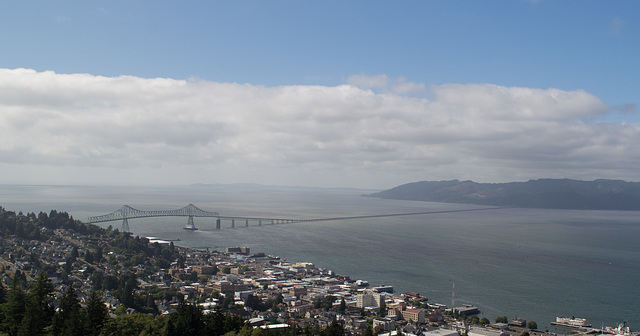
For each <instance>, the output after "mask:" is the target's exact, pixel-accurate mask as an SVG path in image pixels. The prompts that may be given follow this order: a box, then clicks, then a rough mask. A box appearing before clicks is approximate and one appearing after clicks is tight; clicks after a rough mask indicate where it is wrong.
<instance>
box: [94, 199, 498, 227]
mask: <svg viewBox="0 0 640 336" xmlns="http://www.w3.org/2000/svg"><path fill="white" fill-rule="evenodd" d="M495 209H501V207H491V208H475V209H459V210H439V211H421V212H404V213H390V214H378V215H364V216H347V217H330V218H314V219H290V218H265V217H243V216H221V215H220V214H219V213H218V212H212V211H205V210H202V209H200V208H198V207H196V206H195V205H193V204H189V205H187V206H185V207H183V208H180V209H177V210H151V211H142V210H138V209H134V208H132V207H130V206H128V205H123V206H122V208H120V209H118V210H116V211H114V212H112V213H109V214H106V215H101V216H93V217H89V219H88V222H89V223H93V224H95V223H102V222H111V221H119V220H121V221H122V231H123V232H131V231H130V230H129V219H134V218H147V217H169V216H174V217H188V219H187V225H186V226H185V227H184V229H185V230H197V229H198V228H196V226H195V224H194V222H193V218H194V217H213V218H216V229H220V228H222V221H223V220H224V221H227V222H230V227H232V228H235V227H236V221H238V222H239V223H241V224H244V226H245V227H248V226H250V225H249V224H250V223H252V224H253V225H256V223H257V225H258V226H262V225H270V224H291V223H305V222H320V221H335V220H347V219H364V218H379V217H396V216H415V215H428V214H437V213H449V212H466V211H481V210H495Z"/></svg>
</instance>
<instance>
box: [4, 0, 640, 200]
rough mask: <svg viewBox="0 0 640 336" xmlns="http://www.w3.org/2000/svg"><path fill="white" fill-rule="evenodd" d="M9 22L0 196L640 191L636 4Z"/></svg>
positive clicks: (71, 9) (498, 3)
mask: <svg viewBox="0 0 640 336" xmlns="http://www.w3.org/2000/svg"><path fill="white" fill-rule="evenodd" d="M0 6H1V8H0V184H47V185H58V184H74V185H167V184H169V185H181V184H192V183H206V184H208V183H223V184H226V183H259V184H267V185H291V186H312V187H353V188H370V189H386V188H391V187H394V186H396V185H399V184H403V183H408V182H414V181H423V180H429V181H433V180H451V179H459V180H473V181H477V182H492V183H494V182H510V181H527V180H530V179H539V178H573V179H581V180H594V179H600V178H605V179H622V180H627V181H635V182H639V181H640V169H638V167H640V148H639V147H638V144H640V114H639V111H638V107H637V105H638V99H639V98H638V97H639V95H638V94H639V93H640V80H638V78H640V76H639V75H640V62H638V59H640V29H639V28H638V20H637V18H638V17H639V16H638V14H640V2H638V1H589V0H585V1H569V0H567V1H550V0H537V1H534V0H529V1H525V0H510V1H506V0H504V1H503V0H491V1H489V0H487V1H483V0H478V1H475V0H474V1H471V0H466V1H460V0H451V1H377V0H373V1H293V0H290V1H281V0H272V1H182V2H177V1H135V0H134V1H131V0H129V1H118V0H115V1H114V0H110V1H91V0H83V1H48V0H47V1H44V0H42V1H9V2H5V3H3V4H1V5H0Z"/></svg>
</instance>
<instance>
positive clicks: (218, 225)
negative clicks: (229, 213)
mask: <svg viewBox="0 0 640 336" xmlns="http://www.w3.org/2000/svg"><path fill="white" fill-rule="evenodd" d="M216 229H218V230H220V218H218V219H216Z"/></svg>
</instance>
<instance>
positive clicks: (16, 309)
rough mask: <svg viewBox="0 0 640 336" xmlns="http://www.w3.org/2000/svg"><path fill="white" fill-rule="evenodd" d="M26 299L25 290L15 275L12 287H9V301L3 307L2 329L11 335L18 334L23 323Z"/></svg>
mask: <svg viewBox="0 0 640 336" xmlns="http://www.w3.org/2000/svg"><path fill="white" fill-rule="evenodd" d="M24 301H25V294H24V290H23V289H22V287H20V285H19V281H16V278H15V277H14V280H13V283H12V284H11V289H9V296H8V298H7V303H5V304H4V306H3V307H2V308H3V313H4V320H3V321H2V322H3V323H2V331H4V332H6V333H7V334H9V335H10V336H15V335H18V327H19V326H20V324H21V323H22V318H23V316H24V310H25V307H24Z"/></svg>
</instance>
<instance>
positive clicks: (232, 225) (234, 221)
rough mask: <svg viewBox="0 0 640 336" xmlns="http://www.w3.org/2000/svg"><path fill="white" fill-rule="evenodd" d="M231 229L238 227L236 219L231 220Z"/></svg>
mask: <svg viewBox="0 0 640 336" xmlns="http://www.w3.org/2000/svg"><path fill="white" fill-rule="evenodd" d="M231 227H232V228H234V227H236V220H235V219H232V220H231Z"/></svg>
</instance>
